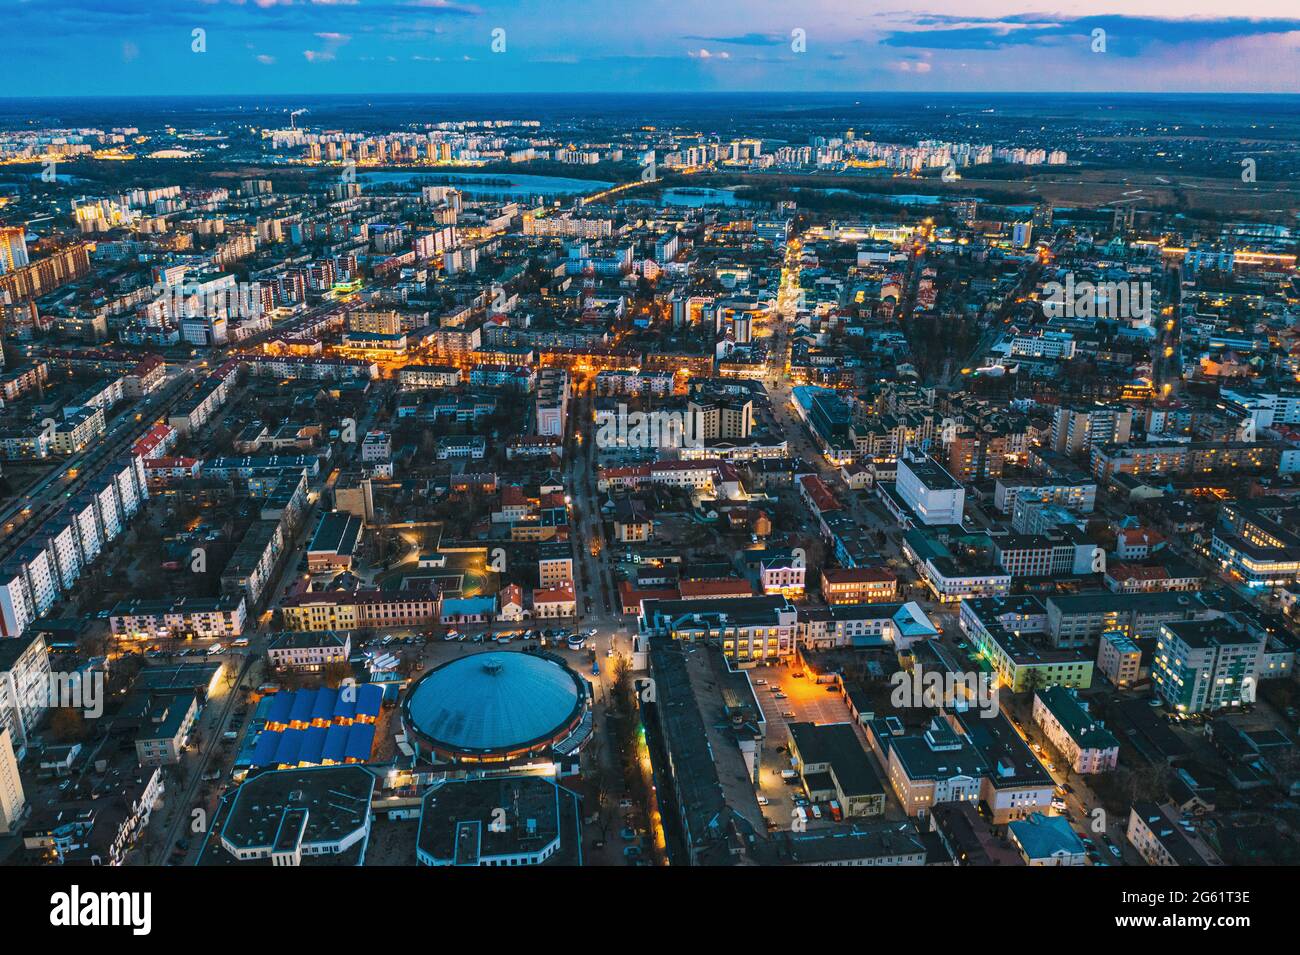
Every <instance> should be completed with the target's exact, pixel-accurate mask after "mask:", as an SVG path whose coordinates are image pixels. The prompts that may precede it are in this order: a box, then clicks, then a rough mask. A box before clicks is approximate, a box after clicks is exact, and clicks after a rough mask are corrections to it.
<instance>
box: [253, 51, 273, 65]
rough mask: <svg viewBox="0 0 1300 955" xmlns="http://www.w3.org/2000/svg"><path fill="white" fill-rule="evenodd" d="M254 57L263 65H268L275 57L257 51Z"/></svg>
mask: <svg viewBox="0 0 1300 955" xmlns="http://www.w3.org/2000/svg"><path fill="white" fill-rule="evenodd" d="M256 59H257V62H258V63H261V64H262V65H263V66H270V65H271V64H272V63H274V62H275V57H273V56H271V54H269V53H259V54H257V57H256Z"/></svg>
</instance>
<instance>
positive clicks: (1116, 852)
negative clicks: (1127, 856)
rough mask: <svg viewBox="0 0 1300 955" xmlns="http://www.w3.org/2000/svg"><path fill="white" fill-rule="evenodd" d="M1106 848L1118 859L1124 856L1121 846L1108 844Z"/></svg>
mask: <svg viewBox="0 0 1300 955" xmlns="http://www.w3.org/2000/svg"><path fill="white" fill-rule="evenodd" d="M1106 848H1107V849H1109V850H1110V854H1111V855H1113V856H1114V857H1115V858H1116V859H1122V858H1124V853H1123V852H1121V851H1120V848H1119V846H1113V845H1108V846H1106Z"/></svg>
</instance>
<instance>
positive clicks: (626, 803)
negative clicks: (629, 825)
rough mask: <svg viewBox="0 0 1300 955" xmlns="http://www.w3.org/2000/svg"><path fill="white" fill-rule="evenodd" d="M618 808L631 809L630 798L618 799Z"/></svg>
mask: <svg viewBox="0 0 1300 955" xmlns="http://www.w3.org/2000/svg"><path fill="white" fill-rule="evenodd" d="M618 808H619V809H631V808H632V800H630V799H620V800H619V801H618Z"/></svg>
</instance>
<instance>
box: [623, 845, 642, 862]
mask: <svg viewBox="0 0 1300 955" xmlns="http://www.w3.org/2000/svg"><path fill="white" fill-rule="evenodd" d="M623 856H624V857H625V858H628V859H639V858H641V847H640V846H624V847H623Z"/></svg>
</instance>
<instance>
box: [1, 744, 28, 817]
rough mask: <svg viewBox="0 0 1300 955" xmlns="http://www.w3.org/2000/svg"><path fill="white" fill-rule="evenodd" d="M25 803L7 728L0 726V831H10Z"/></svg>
mask: <svg viewBox="0 0 1300 955" xmlns="http://www.w3.org/2000/svg"><path fill="white" fill-rule="evenodd" d="M26 804H27V800H26V798H25V797H24V796H23V781H22V779H20V778H19V776H18V758H17V757H16V756H15V755H14V746H13V740H12V739H10V734H9V728H8V727H6V726H0V832H5V833H8V832H12V831H13V830H14V828H15V826H17V824H18V822H19V820H20V819H21V818H22V815H23V807H24V806H25V805H26Z"/></svg>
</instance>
